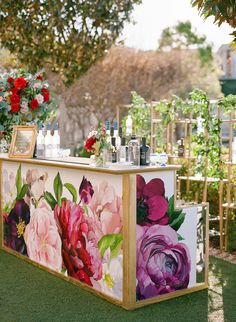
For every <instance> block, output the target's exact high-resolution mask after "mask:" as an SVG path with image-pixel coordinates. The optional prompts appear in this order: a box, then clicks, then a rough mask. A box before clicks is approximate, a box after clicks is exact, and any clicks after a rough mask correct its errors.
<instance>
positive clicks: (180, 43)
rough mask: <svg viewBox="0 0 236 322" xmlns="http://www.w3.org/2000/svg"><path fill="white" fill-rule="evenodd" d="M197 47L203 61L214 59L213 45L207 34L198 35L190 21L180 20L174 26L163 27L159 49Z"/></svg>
mask: <svg viewBox="0 0 236 322" xmlns="http://www.w3.org/2000/svg"><path fill="white" fill-rule="evenodd" d="M165 48H167V49H175V48H179V49H191V48H195V49H196V48H197V49H198V54H199V58H200V60H201V62H202V63H206V62H209V61H211V60H212V59H213V56H212V45H211V44H210V43H208V42H207V40H206V36H204V35H198V34H197V31H196V30H194V28H193V26H192V24H191V22H190V21H184V22H182V21H180V22H178V23H177V24H176V25H175V26H173V27H167V28H165V29H163V31H162V33H161V37H160V39H159V48H158V49H159V50H164V49H165Z"/></svg>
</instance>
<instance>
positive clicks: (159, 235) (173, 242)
mask: <svg viewBox="0 0 236 322" xmlns="http://www.w3.org/2000/svg"><path fill="white" fill-rule="evenodd" d="M190 269H191V264H190V254H189V250H188V248H187V246H186V245H185V244H183V243H179V242H178V235H177V232H176V231H175V230H174V229H172V228H171V227H169V226H161V225H153V226H152V227H148V226H144V227H142V226H139V225H137V267H136V270H137V272H136V276H137V290H136V291H137V296H138V299H140V300H141V299H146V298H150V297H153V296H158V295H161V294H165V293H170V292H173V291H175V290H180V289H184V288H187V286H188V283H189V274H190Z"/></svg>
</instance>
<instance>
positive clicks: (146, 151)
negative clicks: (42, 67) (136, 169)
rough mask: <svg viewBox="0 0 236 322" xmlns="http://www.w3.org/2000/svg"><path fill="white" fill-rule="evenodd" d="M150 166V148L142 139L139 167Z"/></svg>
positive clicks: (144, 139)
mask: <svg viewBox="0 0 236 322" xmlns="http://www.w3.org/2000/svg"><path fill="white" fill-rule="evenodd" d="M149 164H150V147H149V146H148V145H147V144H146V138H142V145H141V146H140V165H149Z"/></svg>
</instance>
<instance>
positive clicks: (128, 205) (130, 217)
mask: <svg viewBox="0 0 236 322" xmlns="http://www.w3.org/2000/svg"><path fill="white" fill-rule="evenodd" d="M123 227H124V228H123V229H124V232H123V234H124V243H123V258H124V264H123V306H124V308H126V309H133V308H135V302H136V175H124V176H123Z"/></svg>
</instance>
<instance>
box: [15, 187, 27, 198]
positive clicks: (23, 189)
mask: <svg viewBox="0 0 236 322" xmlns="http://www.w3.org/2000/svg"><path fill="white" fill-rule="evenodd" d="M28 189H29V185H28V184H24V185H23V187H22V188H21V191H20V193H19V194H18V196H17V199H18V200H21V199H23V198H24V196H25V195H26V193H27V191H28Z"/></svg>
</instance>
